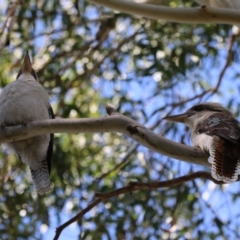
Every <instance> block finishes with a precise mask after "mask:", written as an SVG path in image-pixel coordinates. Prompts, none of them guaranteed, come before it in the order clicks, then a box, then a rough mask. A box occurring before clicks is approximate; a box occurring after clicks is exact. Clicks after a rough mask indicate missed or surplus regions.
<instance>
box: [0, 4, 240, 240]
mask: <svg viewBox="0 0 240 240" xmlns="http://www.w3.org/2000/svg"><path fill="white" fill-rule="evenodd" d="M180 2H181V1H175V0H171V1H167V3H168V4H169V5H171V6H178V5H180V4H184V5H187V6H193V5H194V4H193V3H192V1H184V2H183V3H180ZM5 7H6V6H5ZM5 11H6V8H4V9H1V13H2V15H4V14H5ZM15 14H16V18H15V19H14V25H13V28H12V29H10V28H9V29H7V28H6V29H5V31H4V33H3V34H2V36H1V43H2V46H3V47H2V49H1V58H0V81H1V86H2V87H4V86H5V85H6V84H7V83H8V82H10V81H13V80H14V78H15V76H16V74H17V71H18V70H19V68H20V66H21V62H22V61H21V60H22V56H23V54H24V52H25V51H26V50H27V49H29V50H30V53H31V54H32V56H33V59H34V68H35V69H36V70H38V76H39V78H40V80H41V82H42V84H43V86H44V88H45V89H46V90H47V91H48V93H49V96H50V100H51V104H52V106H53V109H54V112H55V113H56V115H57V116H59V117H62V118H87V117H97V116H102V115H105V114H106V113H105V109H104V108H105V106H106V104H110V105H113V106H114V107H116V108H117V110H118V111H120V112H121V113H122V114H124V115H126V116H129V117H132V118H134V119H135V120H137V121H139V122H140V123H143V124H145V125H146V126H148V127H151V128H152V129H153V130H154V131H155V132H157V133H159V134H160V133H161V134H164V135H166V136H168V137H169V138H172V139H175V140H177V141H181V142H184V143H187V144H189V143H190V142H189V135H188V134H187V133H186V131H185V130H186V129H184V128H183V127H181V126H178V125H176V124H174V125H173V124H169V123H166V122H162V121H161V118H162V117H163V116H165V115H167V114H169V113H171V112H172V111H176V112H181V111H183V110H184V109H185V108H187V107H189V106H190V105H193V104H194V103H196V102H199V101H207V100H211V101H219V102H221V103H223V104H224V105H225V106H227V107H229V108H230V109H231V110H232V111H233V112H235V113H236V116H238V115H239V111H240V109H239V106H240V105H239V98H236V96H238V91H239V69H237V68H236V64H237V63H238V62H239V58H238V57H237V56H238V55H239V54H238V50H237V49H238V48H239V39H236V40H235V42H234V44H233V47H232V49H231V50H230V51H228V46H229V42H230V40H231V36H232V26H228V25H210V24H206V25H189V24H177V23H169V22H164V21H160V20H159V21H152V20H148V19H145V18H141V17H137V16H130V15H126V14H124V13H116V12H114V11H112V10H110V9H105V8H102V7H100V6H94V5H91V4H89V3H88V2H86V1H72V0H66V1H56V0H52V1H47V0H43V1H34V0H28V1H24V2H21V5H19V6H18V8H17V11H16V13H15ZM1 22H2V23H3V22H4V18H1ZM231 51H232V53H233V56H232V59H231V60H232V61H231V63H232V65H231V66H230V67H229V69H231V72H226V74H225V76H226V77H224V78H223V79H221V78H220V77H219V76H220V72H221V71H222V69H223V66H224V64H225V62H226V59H227V56H228V55H229V53H231ZM229 71H230V70H229ZM224 73H225V72H224ZM183 130H184V131H183ZM126 156H127V157H126ZM0 160H1V165H2V170H1V171H2V174H1V186H0V187H1V191H0V201H1V204H0V215H1V216H2V217H1V218H0V234H1V239H31V238H35V239H41V238H44V234H46V235H45V236H47V234H48V232H46V233H45V232H44V227H46V226H47V227H49V228H50V229H53V230H54V228H55V227H56V226H58V225H59V224H60V223H62V222H63V221H64V220H65V221H66V220H67V219H69V218H70V217H71V216H73V215H75V214H77V213H78V212H79V211H80V210H81V209H83V208H84V207H86V206H87V205H88V204H89V203H90V202H91V201H92V200H93V197H94V192H96V191H99V192H101V191H102V192H104V191H110V190H113V189H115V188H119V187H122V186H125V185H126V184H127V183H128V182H129V181H136V180H137V181H144V182H147V181H154V180H155V181H161V180H168V179H172V178H174V177H176V176H180V175H183V174H187V173H189V172H193V171H196V170H198V169H201V167H199V166H191V165H190V164H185V163H180V162H178V161H176V160H173V159H168V158H166V157H164V156H161V155H159V154H155V153H152V152H151V151H150V150H148V149H145V148H143V147H141V146H138V145H137V144H136V143H134V142H132V141H130V140H129V139H128V138H126V137H124V136H122V135H119V134H116V133H95V134H76V135H69V134H56V135H55V149H54V157H53V167H52V173H51V181H52V191H51V192H50V193H49V194H47V195H45V196H41V197H39V196H37V195H36V193H35V192H34V191H33V186H32V183H31V178H30V174H29V171H28V170H27V168H26V166H25V165H24V164H22V163H21V162H20V161H19V160H17V159H16V158H14V157H13V155H11V154H10V153H9V150H8V149H6V148H5V147H4V146H3V147H2V153H1V159H0ZM123 160H124V164H123V165H122V166H121V168H119V169H117V170H115V171H110V170H111V169H113V168H114V167H115V166H116V165H117V164H118V163H120V162H121V161H123ZM10 163H11V164H10ZM26 171H28V174H26ZM108 171H110V174H108V175H107V176H105V177H102V178H101V176H102V174H104V173H106V172H108ZM8 175H9V178H8V180H7V181H6V182H5V180H6V178H7V177H8ZM232 186H233V187H217V186H215V185H214V184H213V183H211V182H209V181H203V180H201V179H199V180H196V181H192V182H189V183H185V184H184V185H181V186H179V187H175V188H171V189H160V190H159V191H139V192H136V193H134V194H132V195H121V196H119V197H118V198H114V199H112V200H110V201H108V202H105V204H102V205H99V206H98V207H96V209H94V210H92V211H90V212H89V213H88V214H86V216H85V217H84V219H83V220H82V221H79V222H78V225H79V229H78V231H76V232H77V233H76V234H75V235H74V236H75V239H76V238H77V235H78V234H79V239H217V238H218V237H219V239H233V238H235V239H237V238H239V237H240V236H239V231H238V224H239V222H238V221H237V219H236V218H234V217H233V218H230V217H226V218H225V217H223V213H224V212H226V211H227V209H229V211H232V208H230V207H228V206H227V204H228V203H231V202H232V204H233V205H234V204H235V205H236V204H237V197H236V194H237V193H236V189H235V188H234V186H239V184H238V183H235V184H232ZM213 190H215V191H216V193H214V194H213ZM207 195H208V197H207ZM216 196H218V197H219V196H220V198H221V201H220V200H219V202H218V199H216ZM222 196H225V198H223V197H222ZM211 199H213V200H214V201H213V202H211V201H210V200H211ZM216 202H217V203H216ZM235 205H234V206H235ZM220 206H221V208H220ZM222 206H224V209H225V210H223V211H220V209H221V210H222V208H223V207H222ZM234 214H239V212H234ZM66 215H67V218H66ZM234 216H235V215H234ZM209 226H210V227H209ZM65 231H66V235H65ZM67 232H68V230H67V229H66V230H64V232H63V233H62V236H67Z"/></svg>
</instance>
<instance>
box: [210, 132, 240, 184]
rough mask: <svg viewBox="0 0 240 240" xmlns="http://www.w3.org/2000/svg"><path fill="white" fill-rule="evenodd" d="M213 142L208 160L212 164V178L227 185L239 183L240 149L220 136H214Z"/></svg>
mask: <svg viewBox="0 0 240 240" xmlns="http://www.w3.org/2000/svg"><path fill="white" fill-rule="evenodd" d="M213 142H214V145H213V146H212V147H213V149H212V151H211V153H210V157H209V159H208V161H209V162H210V163H211V164H212V170H211V174H212V177H213V178H214V179H216V180H218V181H223V182H225V183H230V182H235V181H237V179H238V174H239V170H240V163H239V156H240V155H239V151H240V150H239V147H238V146H237V145H236V144H233V143H232V142H229V141H227V140H225V139H223V138H221V137H218V136H214V141H213Z"/></svg>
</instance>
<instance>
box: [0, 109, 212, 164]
mask: <svg viewBox="0 0 240 240" xmlns="http://www.w3.org/2000/svg"><path fill="white" fill-rule="evenodd" d="M106 109H107V112H108V114H109V115H110V116H109V117H99V118H81V119H51V120H41V121H34V122H30V123H28V124H26V125H18V126H11V127H9V126H8V127H4V128H2V129H1V130H0V143H4V142H14V141H18V140H22V139H27V138H31V137H34V136H37V135H41V134H48V133H94V132H118V133H122V134H124V135H126V136H128V137H130V138H132V139H133V140H135V141H136V142H138V143H140V144H142V145H143V146H145V147H147V148H149V149H151V150H153V151H155V152H158V153H161V154H163V155H166V156H168V157H171V158H175V159H179V160H182V161H185V162H189V163H195V164H199V165H204V166H210V165H209V163H208V162H207V155H206V154H205V153H203V152H202V151H201V150H200V149H198V148H193V147H190V146H186V145H183V144H179V143H176V142H174V141H171V140H168V139H166V138H164V137H162V136H160V135H157V134H155V133H154V132H152V131H151V130H150V129H148V128H146V127H144V126H143V125H141V124H139V123H138V122H136V121H134V120H133V119H131V118H128V117H125V116H123V115H122V114H120V113H118V112H116V110H115V109H114V108H112V107H110V106H107V108H106Z"/></svg>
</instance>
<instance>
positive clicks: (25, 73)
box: [17, 51, 39, 82]
mask: <svg viewBox="0 0 240 240" xmlns="http://www.w3.org/2000/svg"><path fill="white" fill-rule="evenodd" d="M26 77H28V78H32V79H34V80H36V81H37V82H39V79H38V77H37V74H36V73H35V71H34V70H33V69H32V63H31V60H30V57H29V54H28V51H27V52H26V54H25V57H24V60H23V65H22V68H21V69H20V71H19V73H18V75H17V80H19V79H21V78H26Z"/></svg>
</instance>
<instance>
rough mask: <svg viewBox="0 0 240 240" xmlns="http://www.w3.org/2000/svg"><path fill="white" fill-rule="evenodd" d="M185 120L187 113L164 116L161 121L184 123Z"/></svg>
mask: <svg viewBox="0 0 240 240" xmlns="http://www.w3.org/2000/svg"><path fill="white" fill-rule="evenodd" d="M187 118H188V114H187V113H182V114H178V115H172V116H166V117H164V118H163V119H165V120H168V121H172V122H181V123H185V120H186V119H187Z"/></svg>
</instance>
